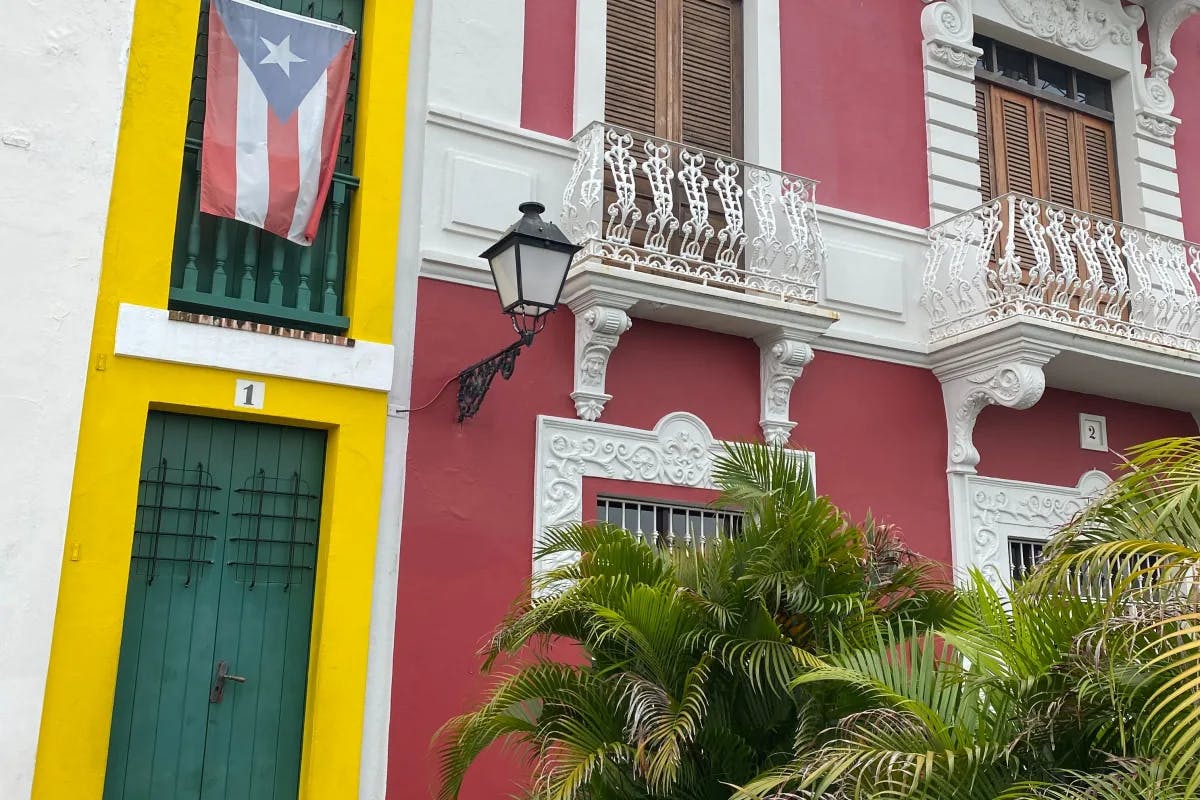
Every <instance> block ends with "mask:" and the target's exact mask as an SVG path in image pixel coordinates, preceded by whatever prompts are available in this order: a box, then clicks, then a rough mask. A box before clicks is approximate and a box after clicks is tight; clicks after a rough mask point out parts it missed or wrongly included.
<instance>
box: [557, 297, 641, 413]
mask: <svg viewBox="0 0 1200 800" xmlns="http://www.w3.org/2000/svg"><path fill="white" fill-rule="evenodd" d="M631 325H632V321H631V320H630V319H629V315H628V314H626V313H625V310H624V309H622V308H614V307H611V306H604V305H592V306H589V307H587V308H584V309H580V310H579V311H578V312H576V315H575V391H573V392H571V399H572V400H574V401H575V413H577V414H578V415H579V417H580V418H581V419H586V420H589V421H595V420H597V419H599V418H600V414H601V413H602V412H603V411H604V406H605V404H607V403H608V401H609V400H611V399H612V395H610V394H606V393H605V391H604V381H605V377H606V375H607V372H608V360H609V359H610V358H611V357H612V352H613V350H615V349H616V347H617V342H618V341H620V338H621V334H623V333H624V332H625V331H627V330H629V328H630V326H631Z"/></svg>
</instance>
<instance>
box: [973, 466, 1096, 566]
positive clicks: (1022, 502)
mask: <svg viewBox="0 0 1200 800" xmlns="http://www.w3.org/2000/svg"><path fill="white" fill-rule="evenodd" d="M1108 484H1109V477H1108V475H1106V474H1104V473H1103V472H1100V471H1099V470H1090V471H1088V472H1085V473H1084V474H1083V475H1082V476H1081V477H1080V479H1079V482H1078V483H1077V484H1076V485H1075V486H1049V485H1046V484H1040V483H1028V482H1025V481H1012V480H1004V479H1001V478H986V477H981V476H978V475H972V476H970V477H969V478H968V479H967V487H968V491H969V495H968V496H969V498H970V553H969V554H968V559H967V563H965V564H962V565H961V566H963V567H969V566H971V567H975V568H977V569H979V570H980V571H982V572H983V574H984V576H985V577H986V578H987V579H988V581H989V582H991V583H992V585H994V586H996V587H1000V586H1002V585H1004V584H1008V583H1011V579H1010V575H1011V566H1010V564H1009V549H1008V543H1009V540H1010V539H1021V540H1028V541H1038V542H1044V541H1046V540H1047V539H1048V538H1049V537H1050V534H1051V533H1053V532H1054V531H1055V530H1056V529H1058V528H1061V527H1062V526H1063V525H1066V524H1067V523H1068V522H1070V521H1071V520H1072V519H1074V518H1075V516H1076V515H1077V514H1078V513H1079V512H1080V511H1082V510H1083V509H1084V508H1085V507H1086V506H1087V505H1088V503H1090V502H1091V501H1092V499H1094V498H1095V497H1096V496H1097V495H1099V494H1100V493H1101V492H1103V491H1104V488H1105V487H1106V486H1108Z"/></svg>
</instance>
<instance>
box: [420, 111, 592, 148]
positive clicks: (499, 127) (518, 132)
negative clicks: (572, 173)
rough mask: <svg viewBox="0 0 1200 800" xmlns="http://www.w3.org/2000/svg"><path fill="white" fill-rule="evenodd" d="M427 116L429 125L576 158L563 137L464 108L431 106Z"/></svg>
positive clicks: (569, 142)
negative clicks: (460, 109)
mask: <svg viewBox="0 0 1200 800" xmlns="http://www.w3.org/2000/svg"><path fill="white" fill-rule="evenodd" d="M427 119H428V122H429V124H430V125H433V126H436V127H441V128H449V129H451V130H458V131H463V132H465V133H470V134H474V135H476V136H482V137H484V138H487V139H494V140H497V141H502V142H506V143H508V144H513V145H517V146H518V147H527V148H530V149H532V150H539V151H541V152H543V153H548V154H550V155H556V156H562V157H564V158H566V159H570V160H573V159H574V158H575V145H573V144H572V143H571V141H570V140H569V139H560V138H558V137H557V136H550V135H549V134H545V133H541V132H539V131H531V130H529V129H527V128H520V127H517V126H514V125H509V124H507V123H504V122H500V121H498V120H494V119H488V118H487V117H480V116H477V115H475V114H469V113H467V112H465V111H458V110H456V109H452V108H443V107H439V106H430V107H429V112H428V116H427Z"/></svg>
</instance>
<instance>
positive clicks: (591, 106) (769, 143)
mask: <svg viewBox="0 0 1200 800" xmlns="http://www.w3.org/2000/svg"><path fill="white" fill-rule="evenodd" d="M576 2H577V6H576V11H575V108H574V113H573V117H572V118H573V121H574V127H575V130H576V132H578V131H581V130H583V129H584V128H586V127H587V126H588V124H589V123H591V122H595V121H602V120H603V119H604V71H605V58H604V51H605V38H606V31H607V20H608V12H607V8H608V2H607V0H576ZM779 3H780V0H743V2H742V23H743V24H742V32H743V33H742V35H743V37H744V38H743V44H742V53H743V63H744V69H743V70H742V75H743V78H742V80H743V84H742V92H743V95H742V96H743V108H744V113H743V114H742V118H743V120H744V123H743V126H744V130H743V132H742V133H743V137H744V150H745V156H744V158H745V160H746V161H749V162H750V163H752V164H758V165H760V166H763V167H769V168H770V169H782V168H783V117H782V113H783V112H782V99H783V94H782V92H783V90H782V75H781V72H780V41H779ZM652 77H653V76H648V78H652ZM648 132H649V131H648Z"/></svg>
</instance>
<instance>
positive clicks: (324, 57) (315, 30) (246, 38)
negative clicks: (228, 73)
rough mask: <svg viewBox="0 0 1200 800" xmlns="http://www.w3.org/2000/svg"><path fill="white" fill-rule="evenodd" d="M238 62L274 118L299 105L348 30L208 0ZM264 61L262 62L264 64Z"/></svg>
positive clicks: (232, 1)
mask: <svg viewBox="0 0 1200 800" xmlns="http://www.w3.org/2000/svg"><path fill="white" fill-rule="evenodd" d="M213 11H215V12H216V13H217V14H219V15H220V17H221V20H222V21H223V22H224V23H225V30H226V31H228V32H229V37H230V38H231V39H233V44H234V46H235V47H236V48H237V50H238V54H239V55H240V56H241V58H242V61H244V62H245V63H246V66H247V67H249V68H250V71H251V72H252V73H253V74H254V77H255V79H256V80H257V81H258V85H259V86H260V87H262V91H263V94H264V95H266V98H267V105H269V106H270V107H271V110H272V111H273V112H274V113H275V116H277V117H278V118H279V119H280V121H282V122H286V121H287V120H288V119H290V118H291V116H292V115H293V114H295V113H296V109H297V108H299V107H300V103H301V102H302V101H303V100H304V98H305V97H306V96H308V93H309V92H310V91H312V88H313V86H314V85H315V84H316V82H317V80H318V79H319V78H320V77H321V74H322V73H324V72H325V70H326V69H328V68H329V64H330V62H331V61H333V58H334V56H336V55H337V54H338V53H339V52H341V50H342V48H343V47H345V45H346V42H348V41H349V40H350V39H351V38H352V37H353V36H354V34H353V33H352V32H350V31H348V30H346V29H345V28H340V27H334V26H331V25H328V24H325V23H321V22H318V21H315V20H310V19H305V18H304V17H299V16H296V15H294V14H288V13H286V12H282V11H277V10H275V9H273V8H268V7H266V6H261V5H258V4H257V3H250V2H247V0H213ZM264 62H265V63H264Z"/></svg>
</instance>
